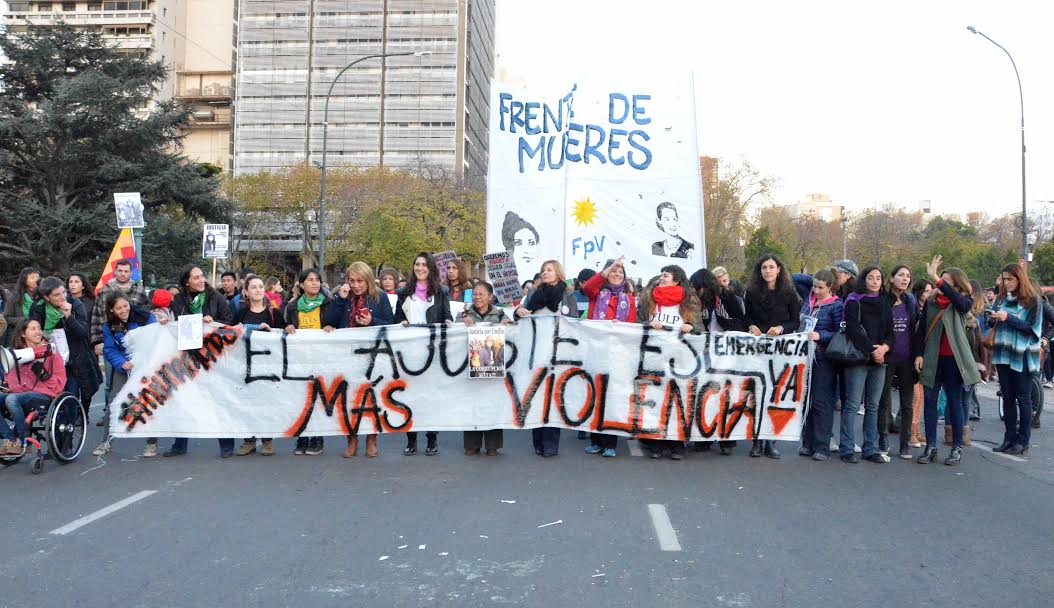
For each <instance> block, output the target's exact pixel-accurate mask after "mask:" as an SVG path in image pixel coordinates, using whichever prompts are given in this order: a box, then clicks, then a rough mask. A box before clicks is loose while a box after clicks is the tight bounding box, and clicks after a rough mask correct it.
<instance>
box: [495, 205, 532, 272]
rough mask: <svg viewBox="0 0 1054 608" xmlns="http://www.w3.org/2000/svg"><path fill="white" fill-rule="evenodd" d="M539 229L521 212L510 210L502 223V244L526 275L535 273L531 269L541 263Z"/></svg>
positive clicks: (518, 268)
mask: <svg viewBox="0 0 1054 608" xmlns="http://www.w3.org/2000/svg"><path fill="white" fill-rule="evenodd" d="M540 242H541V239H540V238H539V236H538V230H537V229H536V228H535V227H534V226H533V225H532V224H531V223H530V222H528V221H527V220H525V219H523V218H522V217H520V216H519V214H516V213H513V212H512V211H509V212H507V213H506V214H505V221H504V222H502V224H501V244H502V245H504V246H505V251H508V252H509V253H510V254H512V260H513V262H515V263H516V270H517V271H519V273H520V274H522V275H524V276H530V274H529V273H531V274H533V272H536V271H533V270H531V269H533V268H535V267H536V266H538V264H540V263H541V262H540V260H539V253H538V250H539V243H540Z"/></svg>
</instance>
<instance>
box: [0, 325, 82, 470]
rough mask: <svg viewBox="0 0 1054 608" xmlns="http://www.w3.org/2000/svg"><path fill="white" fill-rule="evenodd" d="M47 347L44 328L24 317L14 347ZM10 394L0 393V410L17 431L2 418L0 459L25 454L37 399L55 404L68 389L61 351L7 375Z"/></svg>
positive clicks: (0, 424)
mask: <svg viewBox="0 0 1054 608" xmlns="http://www.w3.org/2000/svg"><path fill="white" fill-rule="evenodd" d="M46 345H47V341H45V340H44V329H43V328H42V327H41V326H40V322H39V321H37V320H36V319H29V318H22V319H21V320H20V321H19V322H18V325H16V326H15V330H14V338H13V339H12V346H13V347H14V348H16V349H21V348H40V347H43V346H46ZM4 382H6V383H7V389H8V392H6V393H0V407H5V408H7V413H8V415H10V417H11V421H12V422H14V424H15V428H14V430H13V431H12V429H11V427H9V426H7V422H6V421H5V420H3V419H2V418H0V438H2V439H3V441H0V456H17V455H19V454H21V453H22V439H23V438H24V437H25V435H26V407H27V406H28V405H29V404H30V403H31V402H32V401H33V400H35V399H47V400H48V401H51V400H52V399H54V398H55V397H57V396H58V394H59V393H61V392H62V390H63V388H65V386H66V363H65V362H64V361H63V360H62V355H60V354H58V353H57V352H54V351H52V352H50V353H48V355H47V357H45V358H44V359H43V360H34V361H30V362H29V363H23V364H21V365H19V366H18V367H16V368H14V369H12V370H11V371H9V372H7V376H5V377H4Z"/></svg>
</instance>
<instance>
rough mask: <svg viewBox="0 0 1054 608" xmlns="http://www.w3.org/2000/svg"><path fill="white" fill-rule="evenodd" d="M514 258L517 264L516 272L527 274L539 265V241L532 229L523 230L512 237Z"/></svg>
mask: <svg viewBox="0 0 1054 608" xmlns="http://www.w3.org/2000/svg"><path fill="white" fill-rule="evenodd" d="M512 242H513V250H512V258H513V260H514V261H515V262H516V270H517V272H519V273H521V274H526V272H527V270H528V269H532V268H534V265H535V264H537V263H538V239H536V238H535V236H534V232H532V231H531V229H530V228H521V229H519V230H517V231H516V233H515V234H514V235H513V237H512Z"/></svg>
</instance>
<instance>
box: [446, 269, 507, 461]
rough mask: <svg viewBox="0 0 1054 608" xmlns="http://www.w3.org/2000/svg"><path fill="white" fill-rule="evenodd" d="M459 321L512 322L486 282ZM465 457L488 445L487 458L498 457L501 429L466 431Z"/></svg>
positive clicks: (474, 294) (471, 323) (480, 285)
mask: <svg viewBox="0 0 1054 608" xmlns="http://www.w3.org/2000/svg"><path fill="white" fill-rule="evenodd" d="M458 321H460V322H462V323H464V324H465V325H467V326H470V327H471V326H472V325H475V324H476V323H498V324H501V325H508V324H510V323H512V320H511V319H509V318H508V317H506V316H505V312H504V311H503V310H502V309H500V308H497V307H496V306H494V287H493V286H492V285H491V284H490V283H488V282H486V281H479V282H478V283H476V286H475V287H474V288H473V289H472V305H471V306H469V307H468V308H466V309H465V311H464V312H463V313H461V315H460V316H459V317H458ZM464 442H465V455H466V456H474V455H476V454H479V450H480V448H482V447H483V446H484V445H486V449H487V456H497V455H498V450H500V449H501V448H502V445H503V443H504V438H503V433H502V430H501V429H491V430H489V431H465V435H464Z"/></svg>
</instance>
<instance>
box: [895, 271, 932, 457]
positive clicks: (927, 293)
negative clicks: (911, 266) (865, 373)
mask: <svg viewBox="0 0 1054 608" xmlns="http://www.w3.org/2000/svg"><path fill="white" fill-rule="evenodd" d="M933 293H934V289H933V283H931V282H929V281H928V280H926V279H915V282H914V283H912V284H911V295H912V296H914V297H915V301H916V302H917V304H916V309H915V327H914V328H913V329H912V332H913V333H912V335H913V336H916V338H917V336H918V332H919V331H925V329H926V328H922V329H921V330H920V329H919V325H920V323H921V321H920V319H921V318H922V311H923V309H924V308H925V307H926V302H927V301H929V298H930V297H931V296H932V295H933ZM916 341H917V340H916ZM918 354H919V353H917V352H915V346H914V342H913V343H912V357H913V358H914V357H917V356H918ZM912 369H914V365H912ZM914 379H915V392H914V396H913V398H912V400H911V430H910V434H909V435H908V447H909V448H921V447H922V446H923V445H925V443H926V433H925V430H924V428H923V423H922V417H923V416H922V415H923V410H924V409H925V403H926V399H925V393H924V391H923V389H922V384H920V383H919V376H918V372H915V375H914ZM896 424H897V426H898V430H899V432H901V433H903V432H904V431H903V430H902V429H903V428H904V427H903V425H904V424H906V423H905V422H904V421H902V420H901V419H900V416H899V414H898V417H897V422H896Z"/></svg>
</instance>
